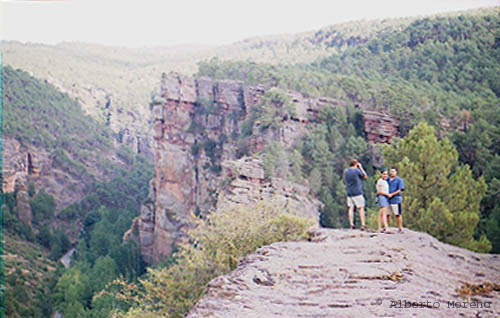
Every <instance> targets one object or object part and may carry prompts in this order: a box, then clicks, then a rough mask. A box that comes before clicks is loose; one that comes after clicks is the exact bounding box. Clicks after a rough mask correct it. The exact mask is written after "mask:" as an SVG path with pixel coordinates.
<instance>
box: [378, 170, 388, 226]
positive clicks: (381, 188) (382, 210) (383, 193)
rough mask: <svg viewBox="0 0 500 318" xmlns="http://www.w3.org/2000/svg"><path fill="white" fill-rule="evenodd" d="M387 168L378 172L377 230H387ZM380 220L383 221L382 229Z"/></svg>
mask: <svg viewBox="0 0 500 318" xmlns="http://www.w3.org/2000/svg"><path fill="white" fill-rule="evenodd" d="M387 176H388V174H387V170H382V171H381V173H380V179H378V181H377V204H378V206H379V213H378V219H377V225H378V231H379V232H386V231H388V230H389V225H388V224H387V217H386V216H387V214H388V213H389V211H388V210H387V209H388V207H389V198H388V196H389V183H387V181H386V179H387ZM382 222H383V223H384V229H383V230H382V228H381V226H382Z"/></svg>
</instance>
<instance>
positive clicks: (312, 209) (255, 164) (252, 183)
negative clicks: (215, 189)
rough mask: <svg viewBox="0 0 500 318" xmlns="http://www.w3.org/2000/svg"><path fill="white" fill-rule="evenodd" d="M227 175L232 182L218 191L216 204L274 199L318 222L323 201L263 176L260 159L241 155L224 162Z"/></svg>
mask: <svg viewBox="0 0 500 318" xmlns="http://www.w3.org/2000/svg"><path fill="white" fill-rule="evenodd" d="M223 167H224V169H225V171H224V173H225V175H226V178H231V180H232V182H231V183H230V184H229V185H228V186H225V187H224V188H222V189H221V191H220V192H219V196H218V200H217V207H218V208H222V207H227V206H234V205H239V204H243V205H245V204H250V203H253V202H257V201H260V200H265V199H271V198H272V199H273V200H274V203H275V204H277V206H278V207H282V208H283V210H285V209H287V210H289V211H294V212H295V213H296V214H297V215H299V216H302V217H306V218H309V219H311V220H312V221H313V223H314V224H316V225H319V214H320V213H319V209H320V208H321V206H322V203H321V202H320V201H318V200H316V199H311V198H309V197H307V195H308V193H309V188H308V187H306V186H303V185H300V184H297V183H293V182H289V181H286V180H283V179H281V178H271V180H270V181H267V180H266V179H265V178H264V168H263V166H262V160H261V159H260V158H246V157H245V158H242V159H239V160H234V161H226V162H224V163H223Z"/></svg>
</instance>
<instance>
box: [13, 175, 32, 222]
mask: <svg viewBox="0 0 500 318" xmlns="http://www.w3.org/2000/svg"><path fill="white" fill-rule="evenodd" d="M15 183H16V184H15V189H16V191H17V192H16V212H17V216H18V218H19V222H21V223H22V224H25V225H28V226H31V216H32V215H31V206H30V202H29V200H30V198H29V195H28V179H27V177H26V176H25V175H18V177H17V179H16V181H15Z"/></svg>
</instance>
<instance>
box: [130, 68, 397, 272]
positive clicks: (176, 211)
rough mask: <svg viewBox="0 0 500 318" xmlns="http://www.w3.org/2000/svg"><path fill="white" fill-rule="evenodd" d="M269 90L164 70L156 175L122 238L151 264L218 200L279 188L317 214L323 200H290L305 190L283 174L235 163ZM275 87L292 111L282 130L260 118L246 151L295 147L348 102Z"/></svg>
mask: <svg viewBox="0 0 500 318" xmlns="http://www.w3.org/2000/svg"><path fill="white" fill-rule="evenodd" d="M272 90H277V89H276V88H269V87H263V86H256V87H253V86H246V85H244V84H242V83H241V82H236V81H220V82H214V81H212V80H210V79H207V78H201V79H193V78H189V77H184V76H180V75H178V74H174V73H171V74H168V75H165V74H164V76H163V77H162V81H161V88H160V93H159V96H156V97H155V98H154V99H153V102H152V104H151V112H152V120H153V127H154V128H153V131H154V133H153V136H154V140H155V143H154V149H155V175H154V178H153V179H152V181H151V184H150V185H151V189H150V195H149V196H150V201H149V202H148V203H147V204H145V205H144V206H143V207H142V209H141V212H140V216H139V217H138V218H137V219H136V220H135V221H134V224H133V226H132V228H131V230H130V231H129V232H128V233H126V235H125V239H134V240H136V241H138V242H139V245H140V246H141V250H142V253H143V256H144V257H145V259H146V261H148V262H150V263H154V262H157V261H158V260H159V259H161V258H162V257H164V256H165V255H168V254H169V253H170V251H171V250H172V244H173V243H175V242H176V240H177V239H178V234H179V232H180V230H181V228H182V227H184V226H185V225H186V224H188V223H189V218H191V217H193V216H194V215H198V214H206V213H209V212H210V211H211V210H213V209H214V208H215V206H216V204H222V203H220V202H238V203H242V204H244V203H245V202H246V201H248V200H256V199H259V198H262V197H265V196H266V195H267V194H268V193H281V194H282V195H283V198H285V201H287V202H288V203H286V204H297V207H298V208H299V207H300V208H301V209H303V208H305V207H306V206H307V208H306V210H307V211H314V212H310V213H309V212H308V213H309V214H310V215H311V216H312V215H314V214H315V213H317V210H318V208H317V207H318V202H312V201H310V200H309V201H310V202H308V203H305V202H306V201H305V199H304V201H303V202H302V203H301V204H305V205H300V204H299V203H297V200H295V199H294V200H291V201H290V200H289V199H288V198H291V197H293V198H297V197H304V198H305V194H306V193H307V192H308V189H307V188H306V187H301V186H298V185H293V184H290V183H287V182H284V181H283V180H280V179H273V180H271V181H270V182H269V181H265V178H264V173H263V168H262V163H257V164H255V163H254V164H252V162H251V160H246V161H245V160H244V161H241V162H235V161H234V160H235V159H237V158H238V157H240V155H239V154H238V153H237V151H238V149H237V145H236V142H235V141H236V140H237V138H238V136H239V134H240V126H241V125H242V123H243V121H244V120H245V119H246V118H248V116H249V114H250V113H251V112H252V109H254V108H255V107H257V106H258V105H259V102H260V101H261V99H262V97H263V96H264V95H265V94H266V92H268V91H272ZM278 91H279V92H280V93H281V94H285V95H286V96H287V98H288V99H289V100H290V103H291V104H292V105H293V108H294V109H295V111H294V113H293V115H291V116H285V117H283V118H280V119H279V121H280V122H279V127H277V128H276V127H275V128H274V129H260V127H258V125H259V123H258V122H255V124H254V129H253V135H252V137H251V140H250V143H249V144H248V145H247V148H248V149H246V150H247V153H250V154H255V153H258V152H259V151H261V150H262V149H263V147H264V146H265V145H268V144H270V143H272V142H276V143H279V144H281V145H282V146H283V147H284V148H285V149H286V148H290V147H293V146H294V145H295V143H296V142H297V141H298V140H299V139H300V138H302V137H303V136H305V135H306V134H307V133H308V130H307V124H308V123H309V122H311V121H314V120H317V117H318V116H317V115H318V113H319V111H320V109H321V108H323V107H345V103H344V102H343V101H339V100H336V99H332V98H306V97H304V96H303V95H301V94H300V93H297V92H293V91H280V90H278ZM275 106H276V107H280V105H275ZM387 118H389V117H387ZM390 132H394V133H395V130H391V131H389V130H388V129H387V131H384V133H386V134H387V138H389V139H390V137H392V135H389V133H390ZM383 141H385V140H383ZM231 162H232V163H231ZM243 163H244V164H243ZM235 165H236V166H238V165H240V166H244V167H245V168H242V169H243V170H244V169H247V171H246V172H241V171H243V170H241V169H240V173H231V171H233V172H234V169H233V170H231V168H230V166H232V167H233V168H234V167H235ZM252 165H254V166H253V167H254V168H252ZM223 167H224V168H223ZM301 200H302V199H299V200H298V201H301ZM218 202H219V203H218ZM291 202H293V203H291ZM315 217H317V216H315Z"/></svg>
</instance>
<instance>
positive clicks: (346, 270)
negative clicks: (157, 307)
mask: <svg viewBox="0 0 500 318" xmlns="http://www.w3.org/2000/svg"><path fill="white" fill-rule="evenodd" d="M310 234H311V241H310V242H281V243H275V244H272V245H269V246H265V247H262V248H260V249H259V250H257V251H256V252H255V253H253V254H251V255H249V256H247V257H245V258H244V259H242V260H241V262H240V264H239V266H238V267H237V268H236V269H235V270H234V271H233V272H231V273H229V274H227V275H223V276H219V277H217V278H215V279H213V280H212V281H211V282H210V283H209V285H208V287H207V289H206V292H205V295H204V296H203V297H202V299H201V300H200V301H199V302H198V304H197V305H196V306H195V307H194V308H193V309H192V310H191V311H190V313H189V314H188V315H187V316H186V317H188V318H201V317H220V318H222V317H227V318H234V317H248V318H250V317H259V318H264V317H287V318H293V317H500V291H498V290H497V291H495V290H492V291H490V292H489V293H487V294H484V295H465V296H464V295H460V293H459V292H458V290H459V288H460V287H461V286H462V285H463V284H464V283H469V284H474V285H479V284H485V283H493V284H499V283H500V256H499V255H491V254H479V253H474V252H471V251H468V250H465V249H462V248H458V247H454V246H451V245H448V244H444V243H441V242H439V241H438V240H436V239H434V238H433V237H431V236H430V235H428V234H425V233H420V232H415V231H411V230H408V229H406V230H405V232H404V233H402V234H379V233H370V232H361V231H359V230H330V229H316V230H312V231H311V233H310ZM496 286H497V287H498V285H496ZM497 289H498V288H497ZM464 307H466V308H464ZM472 307H475V308H472Z"/></svg>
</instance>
